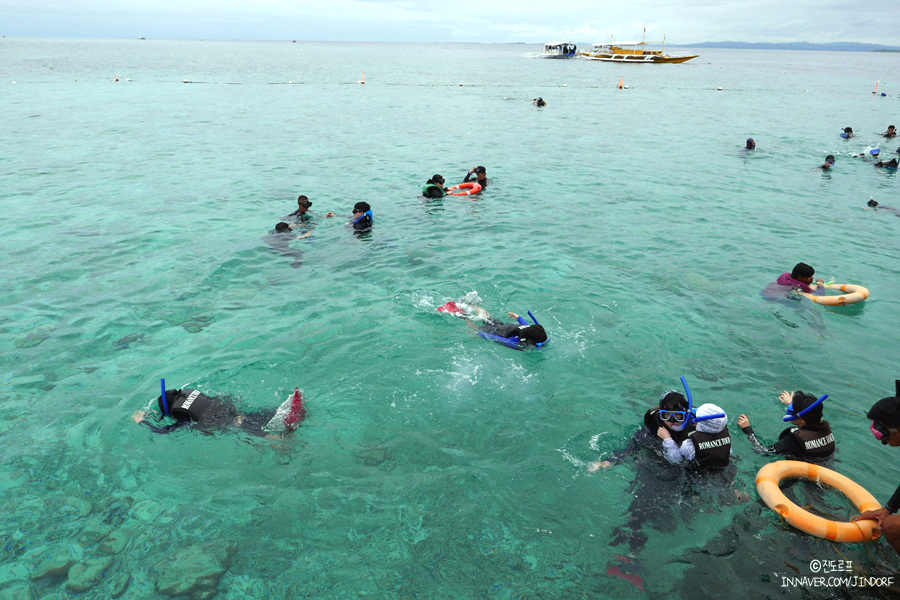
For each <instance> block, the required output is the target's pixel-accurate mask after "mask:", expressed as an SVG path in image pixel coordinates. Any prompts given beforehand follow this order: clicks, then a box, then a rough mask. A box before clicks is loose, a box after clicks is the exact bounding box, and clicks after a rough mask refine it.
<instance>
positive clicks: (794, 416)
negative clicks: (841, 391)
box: [784, 394, 828, 421]
mask: <svg viewBox="0 0 900 600" xmlns="http://www.w3.org/2000/svg"><path fill="white" fill-rule="evenodd" d="M827 397H828V394H825V395H824V396H822V397H821V398H819V399H818V400H816V401H815V402H813V403H812V404H810V405H809V406H807V407H806V408H804V409H803V410H801V411H800V412H798V413H795V412H794V404H793V403H791V404H789V405H788V407H787V411H788V415H787V416H786V417H785V418H784V420H785V421H793V420H794V419H799V418H800V417H802V416H803V415H805V414H806V413H808V412H809V411H811V410H812V409H814V408H815V407H817V406H819V405H820V404H822V403H823V402H825V398H827Z"/></svg>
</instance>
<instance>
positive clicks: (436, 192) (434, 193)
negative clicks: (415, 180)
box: [422, 174, 447, 198]
mask: <svg viewBox="0 0 900 600" xmlns="http://www.w3.org/2000/svg"><path fill="white" fill-rule="evenodd" d="M422 195H423V196H425V197H426V198H443V197H444V196H446V195H447V190H446V189H445V188H444V177H443V176H442V175H437V174H435V175H432V176H431V179H429V180H428V181H427V182H426V183H425V187H423V188H422Z"/></svg>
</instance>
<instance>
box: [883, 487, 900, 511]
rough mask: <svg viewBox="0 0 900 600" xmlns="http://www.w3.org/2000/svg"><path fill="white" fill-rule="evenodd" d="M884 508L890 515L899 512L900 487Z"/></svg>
mask: <svg viewBox="0 0 900 600" xmlns="http://www.w3.org/2000/svg"><path fill="white" fill-rule="evenodd" d="M884 506H885V507H886V508H887V509H888V510H889V511H891V512H892V513H895V512H897V511H898V510H900V486H898V487H897V491H896V492H894V495H893V496H891V499H890V500H888V501H887V504H885V505H884Z"/></svg>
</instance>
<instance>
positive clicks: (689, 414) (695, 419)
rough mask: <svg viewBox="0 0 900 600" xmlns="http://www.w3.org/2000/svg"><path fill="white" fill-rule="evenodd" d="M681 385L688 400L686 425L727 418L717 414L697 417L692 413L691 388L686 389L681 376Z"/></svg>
mask: <svg viewBox="0 0 900 600" xmlns="http://www.w3.org/2000/svg"><path fill="white" fill-rule="evenodd" d="M681 385H683V386H684V392H685V394H687V398H688V409H687V419H685V420H686V421H687V423H686V424H685V426H687V425H693V424H694V423H699V422H700V421H709V420H710V419H721V418H722V417H727V416H728V415H726V414H725V413H719V414H717V415H706V416H704V417H698V416H697V414H696V413H695V412H694V398H693V396H691V388H689V387H688V384H687V379H685V378H684V375H682V376H681Z"/></svg>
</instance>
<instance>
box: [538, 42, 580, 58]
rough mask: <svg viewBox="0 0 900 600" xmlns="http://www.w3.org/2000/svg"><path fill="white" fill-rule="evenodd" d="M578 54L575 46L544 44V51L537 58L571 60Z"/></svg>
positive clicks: (557, 43)
mask: <svg viewBox="0 0 900 600" xmlns="http://www.w3.org/2000/svg"><path fill="white" fill-rule="evenodd" d="M577 52H578V47H577V46H576V45H575V44H567V43H565V42H550V43H549V44H544V51H543V52H541V53H540V54H538V57H539V58H572V57H573V56H575V55H576V53H577Z"/></svg>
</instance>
